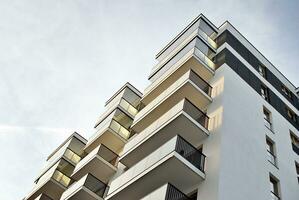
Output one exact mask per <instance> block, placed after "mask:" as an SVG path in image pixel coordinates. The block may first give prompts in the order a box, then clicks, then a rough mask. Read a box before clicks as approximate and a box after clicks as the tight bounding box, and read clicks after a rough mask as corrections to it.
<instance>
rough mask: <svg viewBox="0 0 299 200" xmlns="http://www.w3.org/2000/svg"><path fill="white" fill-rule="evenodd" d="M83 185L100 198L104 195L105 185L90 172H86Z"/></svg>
mask: <svg viewBox="0 0 299 200" xmlns="http://www.w3.org/2000/svg"><path fill="white" fill-rule="evenodd" d="M84 186H85V187H86V188H88V189H89V190H90V191H92V192H93V193H95V194H96V195H98V196H99V197H102V198H103V197H104V194H105V191H106V188H107V185H106V184H105V183H103V182H102V181H100V180H99V179H97V178H96V177H94V176H93V175H91V174H88V176H87V178H86V181H85V183H84Z"/></svg>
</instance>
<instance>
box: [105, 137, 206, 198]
mask: <svg viewBox="0 0 299 200" xmlns="http://www.w3.org/2000/svg"><path fill="white" fill-rule="evenodd" d="M204 162H205V156H204V155H203V154H202V153H201V152H200V151H199V150H197V149H196V148H195V147H194V146H192V145H191V144H190V143H188V142H187V141H186V140H184V139H183V138H182V137H180V136H175V137H173V138H172V139H171V140H169V141H168V142H167V143H165V144H164V145H163V146H161V147H160V148H158V149H157V150H155V151H154V152H153V153H151V154H150V155H148V156H147V157H145V158H144V159H142V160H141V161H140V162H138V163H137V164H136V165H134V166H133V167H131V168H130V169H128V170H127V171H126V172H124V173H123V174H121V175H120V176H119V177H117V178H116V179H114V180H113V181H112V182H111V185H110V189H109V192H108V196H107V197H106V199H109V200H118V199H121V200H123V199H130V200H137V199H140V198H142V197H145V196H146V195H147V194H150V193H151V192H153V191H154V190H156V189H157V188H159V187H161V186H162V185H164V184H165V183H167V182H171V183H172V184H174V185H176V186H177V187H178V188H180V189H181V190H182V191H185V190H187V189H189V188H194V187H197V186H198V185H199V184H200V183H201V181H203V180H204V179H205V174H204V165H205V164H204Z"/></svg>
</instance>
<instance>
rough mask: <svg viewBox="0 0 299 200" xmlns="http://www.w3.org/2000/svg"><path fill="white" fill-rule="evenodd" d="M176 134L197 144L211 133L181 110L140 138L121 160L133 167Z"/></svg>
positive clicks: (194, 144)
mask: <svg viewBox="0 0 299 200" xmlns="http://www.w3.org/2000/svg"><path fill="white" fill-rule="evenodd" d="M140 134H142V133H140ZM175 135H181V136H182V137H183V138H185V139H186V140H187V141H188V142H189V143H191V144H192V145H193V146H197V145H198V144H199V143H200V142H201V141H202V140H203V139H205V138H206V137H207V136H208V135H209V133H208V130H206V129H205V128H204V127H203V126H201V125H200V124H199V123H197V122H196V121H195V120H193V119H192V118H191V117H190V116H189V115H188V114H187V113H185V112H183V111H181V112H180V113H178V114H177V115H175V116H174V117H173V118H171V119H170V120H168V121H167V122H166V123H164V124H163V125H162V126H161V127H157V129H156V130H155V131H153V132H152V133H151V134H149V135H147V136H145V137H144V138H143V140H140V142H139V143H138V144H136V145H135V146H133V147H132V148H131V149H128V150H127V152H124V154H123V155H122V156H121V157H120V162H121V163H123V164H124V165H126V166H127V167H131V166H133V165H134V164H135V163H137V162H138V161H139V160H141V159H142V158H144V157H146V156H147V155H149V154H150V153H151V152H153V151H154V150H156V149H157V148H159V147H160V146H162V145H163V144H164V143H166V142H167V141H168V140H169V139H171V138H173V137H174V136H175ZM140 136H141V135H140ZM137 137H138V136H137ZM133 139H135V138H133Z"/></svg>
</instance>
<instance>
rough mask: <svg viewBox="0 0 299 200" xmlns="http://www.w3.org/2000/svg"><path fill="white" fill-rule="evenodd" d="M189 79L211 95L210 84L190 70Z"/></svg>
mask: <svg viewBox="0 0 299 200" xmlns="http://www.w3.org/2000/svg"><path fill="white" fill-rule="evenodd" d="M189 78H190V80H191V81H192V82H193V83H195V85H197V86H198V87H199V88H200V89H201V90H202V91H204V92H205V93H206V94H207V95H209V96H211V91H212V86H210V85H209V84H208V83H207V82H206V81H205V80H204V79H202V78H201V77H200V76H198V75H197V74H196V73H195V72H193V71H192V70H191V71H190V76H189Z"/></svg>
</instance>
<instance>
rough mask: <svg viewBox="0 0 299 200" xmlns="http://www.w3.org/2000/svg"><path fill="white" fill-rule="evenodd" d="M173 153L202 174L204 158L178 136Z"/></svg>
mask: <svg viewBox="0 0 299 200" xmlns="http://www.w3.org/2000/svg"><path fill="white" fill-rule="evenodd" d="M175 151H176V152H178V153H179V154H180V155H181V156H183V157H184V158H185V159H186V160H188V161H189V162H190V163H191V164H193V165H194V166H195V167H196V168H197V169H199V170H200V171H202V172H204V166H205V158H206V156H205V155H204V154H203V153H202V152H200V151H199V150H198V149H196V148H195V147H193V146H192V145H191V144H190V143H189V142H187V141H186V140H185V139H184V138H182V137H181V136H179V135H178V136H177V141H176V146H175Z"/></svg>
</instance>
